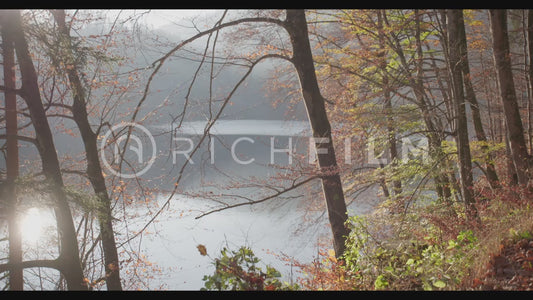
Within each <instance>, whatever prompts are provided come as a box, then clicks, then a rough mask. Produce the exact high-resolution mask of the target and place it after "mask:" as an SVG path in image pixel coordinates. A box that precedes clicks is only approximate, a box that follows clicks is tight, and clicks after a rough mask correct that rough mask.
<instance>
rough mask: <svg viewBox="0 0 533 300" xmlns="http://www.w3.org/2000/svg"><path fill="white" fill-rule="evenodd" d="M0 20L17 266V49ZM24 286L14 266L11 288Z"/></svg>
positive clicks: (12, 247) (12, 256)
mask: <svg viewBox="0 0 533 300" xmlns="http://www.w3.org/2000/svg"><path fill="white" fill-rule="evenodd" d="M0 19H1V20H2V22H1V26H2V56H3V58H4V61H3V63H4V65H3V69H4V87H5V91H4V95H5V103H6V107H5V108H6V144H7V145H6V146H7V158H6V169H7V170H6V172H7V182H6V187H5V189H6V190H5V195H6V209H7V226H8V235H9V263H10V264H13V265H15V266H16V265H17V264H20V263H21V262H22V232H21V228H20V216H19V214H18V201H17V194H16V189H15V180H16V179H17V177H18V176H19V158H18V141H17V126H18V124H17V95H16V93H15V89H16V77H15V50H14V48H13V40H12V39H11V36H10V35H9V34H8V33H7V32H6V30H5V27H6V22H4V21H5V20H4V16H3V15H2V16H0ZM23 286H24V281H23V271H22V268H21V267H18V266H17V267H13V268H12V269H11V270H10V271H9V289H10V290H12V291H21V290H23Z"/></svg>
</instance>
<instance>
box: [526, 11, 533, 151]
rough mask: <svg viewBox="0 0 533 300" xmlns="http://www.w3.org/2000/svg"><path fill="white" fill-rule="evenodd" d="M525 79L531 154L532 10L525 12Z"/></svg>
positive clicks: (532, 125)
mask: <svg viewBox="0 0 533 300" xmlns="http://www.w3.org/2000/svg"><path fill="white" fill-rule="evenodd" d="M527 50H528V55H527V56H528V63H527V68H528V69H527V71H528V72H527V79H528V84H529V98H528V99H527V101H528V102H527V103H528V106H527V122H528V136H529V151H530V153H531V152H533V124H532V123H533V120H532V118H533V111H532V109H533V103H532V102H533V9H528V10H527Z"/></svg>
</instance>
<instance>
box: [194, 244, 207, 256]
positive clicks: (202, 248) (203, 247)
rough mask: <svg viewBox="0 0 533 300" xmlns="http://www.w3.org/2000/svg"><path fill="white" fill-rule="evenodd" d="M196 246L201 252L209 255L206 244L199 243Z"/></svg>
mask: <svg viewBox="0 0 533 300" xmlns="http://www.w3.org/2000/svg"><path fill="white" fill-rule="evenodd" d="M196 248H197V249H198V252H200V254H201V255H202V256H206V255H207V249H206V248H205V246H204V245H198V246H196Z"/></svg>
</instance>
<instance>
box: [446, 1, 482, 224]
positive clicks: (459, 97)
mask: <svg viewBox="0 0 533 300" xmlns="http://www.w3.org/2000/svg"><path fill="white" fill-rule="evenodd" d="M447 19H448V53H449V65H450V74H451V78H452V80H451V82H452V93H453V97H452V99H453V104H454V109H455V124H456V125H455V131H456V135H455V138H456V142H457V155H458V157H459V174H460V179H461V194H462V195H463V201H464V204H465V210H466V214H467V217H468V219H470V220H476V219H477V218H478V216H477V209H476V207H475V199H474V196H473V194H472V188H473V186H474V180H473V176H472V159H471V155H470V141H469V139H468V121H467V118H466V102H465V98H464V87H463V74H462V70H461V69H462V66H461V62H460V60H461V54H462V51H461V50H460V48H461V46H462V42H461V41H460V38H461V33H460V31H461V24H462V11H461V10H458V9H450V10H448V11H447ZM463 29H464V26H463Z"/></svg>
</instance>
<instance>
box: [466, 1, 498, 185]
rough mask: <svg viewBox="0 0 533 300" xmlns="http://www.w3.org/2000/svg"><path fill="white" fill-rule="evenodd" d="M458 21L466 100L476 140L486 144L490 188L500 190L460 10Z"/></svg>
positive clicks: (484, 149) (483, 146) (486, 167)
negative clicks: (472, 79) (472, 74)
mask: <svg viewBox="0 0 533 300" xmlns="http://www.w3.org/2000/svg"><path fill="white" fill-rule="evenodd" d="M457 14H458V20H457V26H458V28H457V34H458V37H457V38H458V43H459V56H460V59H459V64H460V66H461V71H462V73H463V82H464V88H465V92H466V94H465V99H466V100H467V101H468V102H469V103H470V111H471V114H472V122H473V123H474V131H475V133H476V138H477V140H478V141H480V142H482V143H484V144H483V145H482V146H481V149H482V150H483V152H485V153H486V156H485V158H484V160H485V169H486V174H487V180H488V181H489V184H490V186H491V187H492V188H493V189H496V188H499V187H500V184H499V179H498V175H497V174H496V169H495V168H494V163H493V162H492V161H493V159H494V157H493V155H492V154H490V153H489V152H488V145H486V144H485V143H486V142H487V136H486V135H485V130H484V129H483V123H482V122H481V114H480V111H479V103H478V101H477V97H476V93H475V91H474V87H473V85H472V81H471V80H470V66H469V63H468V47H467V42H466V30H465V22H464V18H463V11H462V10H458V11H457Z"/></svg>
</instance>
